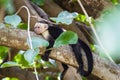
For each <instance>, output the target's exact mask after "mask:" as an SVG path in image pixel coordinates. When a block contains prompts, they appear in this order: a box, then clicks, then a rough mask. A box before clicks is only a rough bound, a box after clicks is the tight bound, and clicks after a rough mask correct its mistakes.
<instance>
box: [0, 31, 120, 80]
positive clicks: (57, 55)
mask: <svg viewBox="0 0 120 80" xmlns="http://www.w3.org/2000/svg"><path fill="white" fill-rule="evenodd" d="M5 30H6V31H5ZM10 31H12V34H10ZM17 31H19V34H20V33H27V32H26V31H23V30H17V29H0V34H3V33H2V32H4V36H2V35H0V45H4V46H9V47H16V48H20V47H21V49H23V50H27V48H26V45H21V46H20V45H14V44H16V43H18V42H19V44H25V43H26V41H25V40H26V39H27V37H26V36H27V34H26V35H25V34H24V35H23V36H21V37H19V36H17V34H18V32H17ZM31 34H32V33H31ZM7 35H9V36H13V39H14V40H13V41H11V42H9V40H10V39H11V38H10V37H7ZM3 37H5V38H6V39H5V40H3ZM1 39H2V42H1ZM20 39H22V40H24V41H18V40H20ZM6 40H7V41H6ZM6 43H8V44H6ZM12 44H13V45H12ZM41 50H42V49H41ZM40 54H43V53H42V52H41V53H40ZM93 55H94V69H93V72H92V74H93V75H95V76H97V77H99V78H101V79H103V80H119V79H120V68H119V66H117V65H115V64H114V63H111V62H107V61H105V60H103V59H101V58H100V57H98V56H97V55H95V54H93ZM50 57H51V58H52V59H55V60H58V61H60V62H63V63H66V64H69V65H71V66H73V67H78V64H77V62H76V60H75V57H74V56H73V52H72V51H71V48H70V47H69V46H63V47H60V48H56V49H54V50H53V51H52V52H51V55H50ZM84 57H85V55H84ZM85 65H86V64H85Z"/></svg>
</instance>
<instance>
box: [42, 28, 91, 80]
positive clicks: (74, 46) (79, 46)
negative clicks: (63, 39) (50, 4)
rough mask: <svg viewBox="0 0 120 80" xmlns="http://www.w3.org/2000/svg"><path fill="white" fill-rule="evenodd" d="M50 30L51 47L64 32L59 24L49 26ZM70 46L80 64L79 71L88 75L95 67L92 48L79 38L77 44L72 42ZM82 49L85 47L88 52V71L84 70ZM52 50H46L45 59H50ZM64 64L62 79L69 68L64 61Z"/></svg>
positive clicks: (86, 52) (83, 74)
mask: <svg viewBox="0 0 120 80" xmlns="http://www.w3.org/2000/svg"><path fill="white" fill-rule="evenodd" d="M48 31H49V34H50V36H51V37H50V39H49V43H50V45H49V46H48V47H47V48H51V47H53V44H54V40H55V39H56V38H57V37H58V36H59V35H60V34H61V33H62V32H63V30H62V29H61V28H59V27H58V26H54V27H52V26H50V27H49V28H48ZM70 46H71V47H72V49H73V52H74V54H75V58H76V60H77V62H78V64H79V68H78V72H79V73H80V74H81V75H82V76H88V75H89V74H90V73H91V72H92V69H93V55H92V52H91V50H90V48H89V47H88V45H87V44H86V43H84V42H83V41H82V40H80V39H78V43H77V44H72V45H70ZM81 49H83V50H84V52H85V54H86V58H87V62H88V70H87V71H85V70H84V62H83V60H82V54H81ZM50 51H51V50H48V51H46V52H45V55H44V56H42V58H43V60H48V58H49V54H50ZM62 66H63V68H64V71H63V72H62V74H61V80H62V79H63V77H64V75H65V73H66V71H67V69H68V66H67V65H66V64H64V63H62Z"/></svg>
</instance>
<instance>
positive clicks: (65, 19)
mask: <svg viewBox="0 0 120 80" xmlns="http://www.w3.org/2000/svg"><path fill="white" fill-rule="evenodd" d="M77 15H78V13H76V12H73V13H69V12H68V11H63V12H61V13H60V14H59V15H58V17H57V18H54V17H52V18H51V20H53V21H56V23H57V24H58V23H62V24H67V25H69V24H71V23H72V21H73V19H74V18H76V17H77Z"/></svg>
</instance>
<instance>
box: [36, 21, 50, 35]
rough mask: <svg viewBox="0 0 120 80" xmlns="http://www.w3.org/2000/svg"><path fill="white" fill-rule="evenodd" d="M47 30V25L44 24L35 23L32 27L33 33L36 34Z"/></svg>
mask: <svg viewBox="0 0 120 80" xmlns="http://www.w3.org/2000/svg"><path fill="white" fill-rule="evenodd" d="M47 29H48V25H47V24H44V23H36V24H35V26H34V31H35V33H37V34H41V33H43V32H45V31H46V30H47Z"/></svg>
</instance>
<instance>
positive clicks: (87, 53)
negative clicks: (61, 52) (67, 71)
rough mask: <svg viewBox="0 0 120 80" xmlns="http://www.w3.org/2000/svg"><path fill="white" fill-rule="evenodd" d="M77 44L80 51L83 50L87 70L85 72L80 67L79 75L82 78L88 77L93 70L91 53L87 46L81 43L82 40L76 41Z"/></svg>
mask: <svg viewBox="0 0 120 80" xmlns="http://www.w3.org/2000/svg"><path fill="white" fill-rule="evenodd" d="M78 42H79V43H80V45H81V47H82V49H83V50H84V52H85V54H86V58H87V62H88V63H87V64H88V70H87V71H85V70H84V69H83V67H82V69H81V70H80V71H81V75H83V76H88V75H89V74H91V72H92V70H93V55H92V51H91V49H90V48H89V47H88V45H87V44H86V43H85V42H83V41H82V40H80V39H79V40H78Z"/></svg>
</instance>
